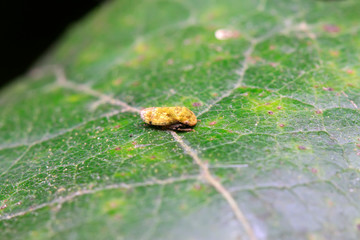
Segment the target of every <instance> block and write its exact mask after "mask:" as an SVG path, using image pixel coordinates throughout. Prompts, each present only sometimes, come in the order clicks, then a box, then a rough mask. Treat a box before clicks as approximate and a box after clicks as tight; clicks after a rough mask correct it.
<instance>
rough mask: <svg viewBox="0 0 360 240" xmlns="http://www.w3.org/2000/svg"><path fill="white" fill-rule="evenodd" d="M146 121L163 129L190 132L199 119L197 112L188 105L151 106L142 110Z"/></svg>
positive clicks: (143, 118) (142, 116)
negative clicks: (187, 106)
mask: <svg viewBox="0 0 360 240" xmlns="http://www.w3.org/2000/svg"><path fill="white" fill-rule="evenodd" d="M140 116H141V118H142V120H144V122H145V123H147V124H149V125H153V126H159V127H161V128H163V129H170V130H176V131H183V132H190V131H194V130H193V129H192V128H191V127H193V126H195V125H196V123H197V119H196V116H195V114H194V113H193V112H192V111H191V110H190V109H188V108H186V107H151V108H145V109H143V110H141V111H140Z"/></svg>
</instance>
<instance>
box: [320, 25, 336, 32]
mask: <svg viewBox="0 0 360 240" xmlns="http://www.w3.org/2000/svg"><path fill="white" fill-rule="evenodd" d="M323 30H324V31H325V32H328V33H338V32H340V28H339V27H338V26H337V25H335V24H325V25H324V26H323Z"/></svg>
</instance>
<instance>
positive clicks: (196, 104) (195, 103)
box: [192, 102, 202, 107]
mask: <svg viewBox="0 0 360 240" xmlns="http://www.w3.org/2000/svg"><path fill="white" fill-rule="evenodd" d="M192 105H193V107H200V106H201V105H202V104H201V103H200V102H194V103H193V104H192Z"/></svg>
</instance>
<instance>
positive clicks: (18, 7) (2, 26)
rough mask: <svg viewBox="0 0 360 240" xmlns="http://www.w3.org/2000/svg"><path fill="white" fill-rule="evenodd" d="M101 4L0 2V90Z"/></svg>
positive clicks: (82, 0) (79, 0)
mask: <svg viewBox="0 0 360 240" xmlns="http://www.w3.org/2000/svg"><path fill="white" fill-rule="evenodd" d="M100 4H101V0H72V1H71V0H47V1H45V0H1V1H0V34H1V35H0V53H1V55H0V76H1V80H0V88H1V87H3V86H5V85H7V84H9V83H10V82H11V81H12V80H14V78H16V77H18V76H21V75H22V74H24V73H25V72H26V71H27V70H28V69H29V67H31V65H32V64H33V63H34V62H35V61H36V60H37V59H38V58H39V57H41V55H43V54H44V53H45V52H46V50H47V49H48V48H49V47H50V46H51V45H52V44H54V43H55V41H56V39H57V38H59V37H60V36H61V34H62V33H63V32H64V31H65V29H66V28H67V27H68V26H69V25H71V23H73V22H75V21H76V20H79V19H81V17H83V16H85V15H86V13H88V12H89V11H91V10H92V9H93V8H95V7H96V6H97V5H100Z"/></svg>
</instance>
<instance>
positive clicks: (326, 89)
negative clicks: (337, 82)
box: [323, 87, 334, 92]
mask: <svg viewBox="0 0 360 240" xmlns="http://www.w3.org/2000/svg"><path fill="white" fill-rule="evenodd" d="M323 90H324V91H329V92H332V91H334V89H333V88H332V87H323Z"/></svg>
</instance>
